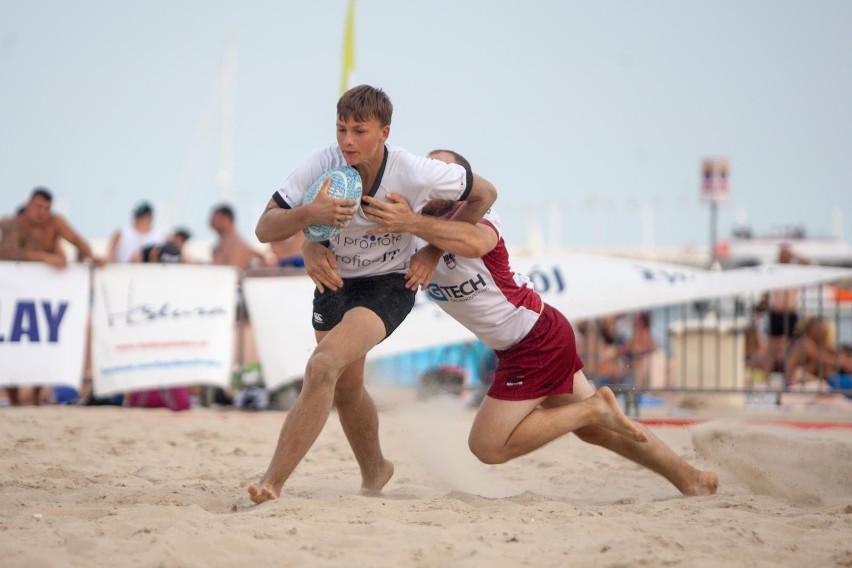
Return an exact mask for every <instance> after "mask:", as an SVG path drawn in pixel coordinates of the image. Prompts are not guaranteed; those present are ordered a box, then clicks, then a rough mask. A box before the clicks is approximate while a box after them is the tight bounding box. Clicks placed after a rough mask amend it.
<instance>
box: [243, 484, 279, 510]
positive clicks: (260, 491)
mask: <svg viewBox="0 0 852 568" xmlns="http://www.w3.org/2000/svg"><path fill="white" fill-rule="evenodd" d="M248 492H249V497H251V500H252V501H254V502H255V503H257V504H258V505H260V504H261V503H264V502H266V501H273V500H275V499H278V491H275V490H274V489H273V488H272V487H270V486H268V485H263V484H261V486H260V487H258V486H257V485H255V484H254V483H252V484H251V485H249V487H248Z"/></svg>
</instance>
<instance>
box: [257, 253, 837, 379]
mask: <svg viewBox="0 0 852 568" xmlns="http://www.w3.org/2000/svg"><path fill="white" fill-rule="evenodd" d="M512 264H513V269H514V270H515V271H517V272H520V273H523V274H526V275H527V276H529V277H530V278H531V279H532V281H533V284H534V285H535V288H536V290H538V292H539V293H540V294H541V295H542V297H543V298H544V300H545V301H546V302H547V303H548V304H550V305H552V306H554V307H555V308H557V309H559V310H560V311H561V312H562V313H564V314H565V315H566V316H567V317H568V318H569V319H570V320H572V321H580V320H584V319H593V318H598V317H602V316H606V315H610V314H615V313H624V312H632V311H639V310H647V309H652V308H655V307H660V306H666V305H672V304H679V303H683V302H692V301H696V300H706V299H712V298H718V297H728V296H735V295H746V294H759V293H760V292H763V291H766V290H770V289H775V288H790V287H801V286H805V285H809V284H816V283H820V282H831V281H836V280H839V279H842V278H852V270H848V269H839V268H828V267H819V266H797V265H770V266H764V267H759V268H742V269H737V270H729V271H724V272H711V271H708V270H702V269H697V268H688V267H684V266H679V265H673V264H664V263H658V262H647V261H641V260H631V259H626V258H615V257H606V256H595V255H583V254H561V255H546V256H536V257H521V256H519V257H517V258H516V259H515V260H514V261H513V263H512ZM243 289H244V294H245V296H246V303H247V305H248V308H249V313H250V314H251V320H252V325H253V328H254V332H255V338H256V341H257V348H258V355H259V357H260V362H261V367H262V370H263V378H264V382H265V384H266V386H267V387H268V388H270V389H273V390H274V389H277V388H278V387H280V386H283V385H285V384H287V383H289V382H291V381H293V380H295V379H298V378H300V377H301V376H302V375H303V374H304V370H305V364H306V363H307V360H308V357H309V356H310V354H311V352H312V350H313V348H314V346H315V341H314V332H313V327H312V326H311V312H312V309H311V307H312V302H313V291H314V285H313V283H312V282H311V280H310V278H308V277H307V276H293V277H251V278H246V279H245V281H244V283H243ZM472 339H473V335H472V334H471V333H470V332H469V331H467V330H466V329H465V328H463V327H462V326H461V325H460V324H458V323H457V322H456V321H455V320H453V319H452V318H451V317H449V316H448V315H446V314H445V313H444V312H443V311H442V310H441V309H440V308H439V307H438V306H437V304H436V303H435V302H433V301H431V300H428V298H427V296H426V294H423V293H419V294H418V295H417V304H416V305H415V307H414V309H413V310H412V311H411V313H410V314H409V316H408V317H407V318H406V319H405V321H404V322H403V323H402V325H400V326H399V328H398V329H397V330H396V331H395V332H394V333H393V334H392V335H391V336H390V337H389V338H388V339H386V340H385V341H383V342H382V343H380V344H379V345H378V346H376V347H375V348H374V349H373V351H371V352H370V354H369V355H368V361H369V360H370V359H372V358H375V357H381V356H385V355H394V354H398V353H404V352H410V351H416V350H419V349H426V348H429V347H437V346H440V345H447V344H451V343H457V342H460V341H468V340H472Z"/></svg>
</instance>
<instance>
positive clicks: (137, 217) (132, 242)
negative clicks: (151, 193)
mask: <svg viewBox="0 0 852 568" xmlns="http://www.w3.org/2000/svg"><path fill="white" fill-rule="evenodd" d="M162 240H163V237H162V235H160V233H159V231H156V230H155V229H154V208H153V207H151V204H150V203H148V202H145V201H143V202H142V203H140V204H139V205H137V206H136V209H134V210H133V221H132V222H131V223H130V224H129V225H125V226H124V227H122V228H121V229H119V230H117V231H116V232H115V233H113V235H112V238H111V239H110V243H109V260H110V262H133V257H134V255H135V254H136V253H138V252H139V251H140V250H142V249H143V248H145V247H147V246H152V245H157V244H159V243H160V242H162Z"/></svg>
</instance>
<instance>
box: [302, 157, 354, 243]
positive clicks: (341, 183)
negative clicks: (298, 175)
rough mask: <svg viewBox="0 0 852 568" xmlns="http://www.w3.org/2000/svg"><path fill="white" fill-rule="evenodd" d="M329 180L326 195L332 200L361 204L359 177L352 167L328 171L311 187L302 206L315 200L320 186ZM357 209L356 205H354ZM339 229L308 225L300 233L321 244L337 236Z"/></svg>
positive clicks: (328, 226) (335, 226)
mask: <svg viewBox="0 0 852 568" xmlns="http://www.w3.org/2000/svg"><path fill="white" fill-rule="evenodd" d="M329 177H330V178H331V184H330V185H329V186H328V195H329V196H330V197H333V198H334V199H354V200H355V201H357V202H358V203H359V204H360V203H361V175H360V174H359V173H358V170H356V169H355V168H353V167H352V166H341V167H339V168H333V169H331V170H328V171H327V172H325V173H324V174H322V175H321V176H320V177H318V178H317V180H316V181H315V182H314V183H313V184H312V185H311V188H310V189H309V190H308V194H307V195H306V196H305V202H304V204H303V205H307V204H308V203H310V202H311V201H313V200H314V198H316V196H317V193H319V190H320V188H322V184H324V183H325V180H326V179H327V178H329ZM356 207H358V205H356ZM339 231H340V227H338V226H337V225H322V224H314V225H308V226H307V227H305V228H304V230H303V231H302V232H303V233H305V236H306V237H307V238H308V239H309V240H311V241H314V242H317V243H321V242H323V241H327V240H329V239H331V238H332V237H334V236H335V235H337V233H338V232H339Z"/></svg>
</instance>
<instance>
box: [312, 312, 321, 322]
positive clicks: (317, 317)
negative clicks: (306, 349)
mask: <svg viewBox="0 0 852 568" xmlns="http://www.w3.org/2000/svg"><path fill="white" fill-rule="evenodd" d="M314 322H315V323H318V324H320V325H322V314H321V313H319V312H314Z"/></svg>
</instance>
